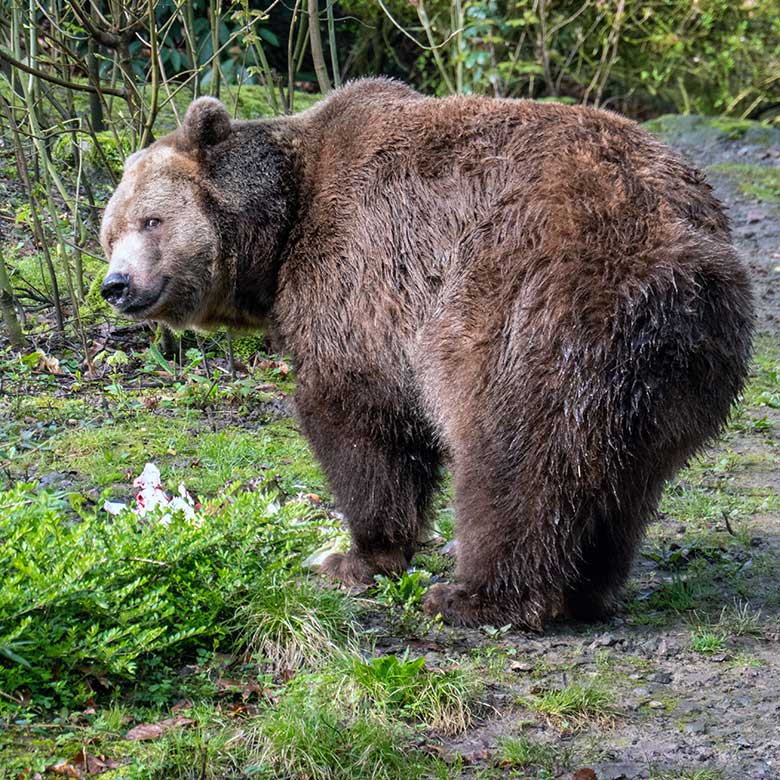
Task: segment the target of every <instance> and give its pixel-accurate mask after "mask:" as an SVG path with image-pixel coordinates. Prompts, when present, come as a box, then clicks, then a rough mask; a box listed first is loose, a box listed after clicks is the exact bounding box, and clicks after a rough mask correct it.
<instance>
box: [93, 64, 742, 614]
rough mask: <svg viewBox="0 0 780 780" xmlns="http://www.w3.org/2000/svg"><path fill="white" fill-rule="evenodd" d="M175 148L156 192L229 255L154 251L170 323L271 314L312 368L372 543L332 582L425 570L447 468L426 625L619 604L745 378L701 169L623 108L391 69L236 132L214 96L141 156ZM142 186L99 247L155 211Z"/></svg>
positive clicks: (317, 426)
mask: <svg viewBox="0 0 780 780" xmlns="http://www.w3.org/2000/svg"><path fill="white" fill-rule="evenodd" d="M163 147H168V148H172V149H173V150H174V155H173V156H171V157H169V158H167V160H166V161H165V162H164V163H163V166H164V168H165V169H164V170H160V169H159V168H155V169H154V177H155V179H156V181H155V182H154V183H152V184H150V185H149V189H150V196H151V194H152V193H153V192H154V191H155V190H156V189H157V188H159V186H160V185H159V178H160V177H161V176H162V177H170V176H184V177H186V179H187V181H188V182H189V185H188V186H191V187H192V188H193V192H196V193H199V198H200V204H201V206H200V208H201V210H202V212H203V213H204V214H205V215H207V216H206V218H207V220H208V222H209V224H210V225H211V226H212V227H213V229H214V230H215V231H216V233H217V234H218V236H219V245H218V247H216V248H215V250H214V252H213V256H214V258H216V259H214V260H209V261H206V260H196V261H192V262H189V261H188V262H186V263H185V262H182V260H181V258H180V254H178V253H177V254H175V255H174V256H173V258H172V259H170V260H169V259H168V257H167V256H166V253H165V246H164V238H158V239H155V240H157V241H158V242H159V241H163V243H162V244H159V243H158V250H159V251H158V254H157V255H155V256H156V257H157V256H159V258H160V259H159V260H158V261H156V262H157V263H158V266H157V270H156V274H157V276H158V277H160V278H162V277H163V276H165V277H167V278H169V279H170V280H171V281H170V282H169V284H168V287H167V288H166V290H167V292H166V295H167V299H166V300H163V299H162V298H161V299H160V301H161V303H160V302H158V303H157V304H156V308H155V310H154V311H153V312H152V314H153V316H154V317H155V318H157V319H161V320H165V321H168V322H171V323H172V324H174V325H178V326H184V325H195V326H210V325H213V324H216V323H219V322H224V323H227V324H231V325H241V324H255V323H257V322H260V321H262V320H264V319H268V321H269V322H270V324H271V326H272V328H273V330H274V332H275V333H276V335H277V337H278V338H279V339H280V340H281V343H282V345H283V348H284V349H285V350H287V351H289V352H290V353H291V354H292V355H293V356H294V359H295V363H296V366H297V370H298V388H297V391H296V403H297V408H298V413H299V415H300V419H301V423H302V426H303V429H304V432H305V433H306V435H307V437H308V438H309V441H310V442H311V444H312V446H313V448H314V450H315V452H316V454H317V457H318V458H319V460H320V461H321V463H322V465H323V467H324V469H325V471H326V472H327V474H328V477H329V479H330V481H331V484H332V487H333V489H334V492H335V494H336V496H337V499H338V502H339V506H340V508H341V509H342V511H343V512H344V513H345V515H346V517H347V520H348V522H349V526H350V531H351V534H352V549H351V551H350V552H349V553H348V554H347V555H345V556H333V557H331V558H330V559H329V560H328V561H327V562H326V563H325V566H324V569H325V571H326V572H328V573H330V574H332V575H334V576H336V577H338V578H339V579H342V580H344V581H346V582H356V581H357V582H369V581H371V578H372V577H373V575H374V574H376V573H378V572H381V573H392V572H397V571H400V570H402V569H403V568H404V567H406V566H407V565H408V564H409V561H410V559H411V557H412V555H413V553H414V550H415V547H416V544H417V540H418V538H419V537H420V534H421V532H422V531H423V530H424V528H425V525H426V522H427V520H428V508H429V504H430V499H431V495H432V494H433V492H434V490H435V488H436V486H437V484H438V482H439V476H440V467H441V465H442V463H444V462H447V463H448V464H449V465H450V467H451V469H452V473H453V477H454V484H455V501H456V512H457V539H458V566H457V573H456V582H455V584H453V585H443V586H437V587H435V588H433V589H432V590H431V591H430V593H429V595H428V597H427V601H426V606H427V608H428V609H429V610H430V611H431V612H441V613H442V614H443V615H444V617H445V618H446V619H448V620H450V621H453V622H460V623H466V624H476V623H482V622H501V623H504V622H508V621H512V622H515V623H517V624H520V625H525V626H530V627H534V628H539V627H541V625H542V623H543V621H544V620H545V618H548V617H550V616H552V615H555V614H558V613H561V612H568V613H569V614H572V615H574V616H578V617H593V616H597V615H600V614H602V613H603V611H604V610H605V609H608V608H609V606H610V605H611V603H612V600H613V599H614V596H615V594H616V593H617V592H618V590H619V588H620V586H621V585H622V584H623V582H624V581H625V579H626V577H627V575H628V571H629V567H630V564H631V560H632V557H633V555H634V553H635V550H636V547H637V545H638V543H639V540H640V538H641V535H642V531H643V529H644V526H645V525H646V523H647V522H648V521H649V520H651V519H652V518H653V516H654V513H655V511H656V507H657V504H658V500H659V497H660V494H661V490H662V487H663V485H664V482H665V481H666V480H668V479H669V478H670V477H671V476H672V475H673V474H674V473H675V471H676V470H677V469H679V468H680V466H682V465H683V464H684V463H685V462H686V460H687V459H688V458H689V457H690V456H691V455H692V454H693V453H694V452H696V451H697V450H698V449H700V448H701V447H702V446H703V445H704V444H705V443H706V442H707V441H708V440H710V439H711V438H712V437H713V436H715V435H716V434H717V433H718V431H719V430H720V428H721V426H722V425H723V422H724V420H725V419H726V417H727V415H728V411H729V408H730V405H731V403H732V401H733V400H734V398H735V397H736V395H737V394H738V392H739V390H740V388H741V386H742V383H743V381H744V378H745V375H746V372H747V362H748V357H749V351H750V332H751V325H752V304H751V296H750V289H749V283H748V279H747V275H746V272H745V269H744V268H743V266H742V264H741V263H740V261H739V260H738V258H737V256H736V255H735V253H734V250H733V249H732V247H731V245H730V243H729V236H728V229H727V224H726V219H725V217H724V215H723V212H722V210H721V207H720V205H719V204H718V203H717V201H716V200H715V199H714V198H713V197H712V194H711V192H710V188H709V186H708V185H707V184H706V183H705V182H704V181H703V178H702V177H701V175H700V174H698V173H697V172H696V171H694V170H692V169H690V168H689V167H687V166H686V165H685V164H684V163H683V162H682V161H681V160H680V159H679V158H678V157H677V156H675V155H674V154H673V153H671V152H670V151H669V150H668V149H667V148H666V147H664V146H663V145H661V144H660V143H658V142H657V141H655V140H653V139H652V138H651V137H650V136H648V135H647V134H646V133H644V132H643V131H642V130H641V129H640V128H639V127H638V126H637V125H635V124H634V123H633V122H630V121H628V120H626V119H624V118H621V117H619V116H617V115H614V114H611V113H608V112H604V111H597V110H593V109H589V108H581V107H578V108H575V107H567V106H562V105H556V104H549V103H545V104H539V103H533V102H526V101H499V100H491V99H486V98H476V97H468V98H466V97H453V98H447V99H445V100H436V99H430V98H424V97H422V96H420V95H418V94H417V93H415V92H413V91H412V90H410V89H407V88H406V87H404V86H402V85H400V84H397V83H393V82H388V81H383V80H369V81H362V82H355V83H353V84H351V85H348V86H347V87H345V88H343V89H341V90H339V91H337V92H335V93H333V94H332V95H331V96H330V97H329V98H328V99H327V100H325V101H323V102H322V103H321V104H319V105H318V106H316V107H315V108H313V109H311V110H309V111H307V112H305V113H303V114H300V115H298V116H295V117H289V118H283V119H277V120H271V121H260V122H233V123H232V125H230V126H226V124H225V116H224V113H223V112H221V111H220V110H219V109H218V107H217V106H215V103H214V101H199V102H196V103H195V104H193V106H192V107H191V109H190V111H189V113H188V116H187V120H186V121H185V125H184V127H183V128H182V129H181V130H179V131H177V132H175V133H173V134H171V135H170V136H168V137H166V138H165V139H162V140H161V141H159V142H158V143H157V144H155V145H154V146H153V147H152V148H151V151H150V152H145V153H143V154H147V155H152V156H153V155H155V154H157V153H158V152H155V148H157V149H160V148H163ZM152 159H153V157H152ZM140 162H142V160H141V161H138V162H136V165H138V164H140ZM149 175H150V176H152V174H151V173H150V174H149ZM143 176H144V174H143V173H139V174H137V175H136V177H135V178H136V179H138V178H139V177H141V178H143ZM132 186H133V187H134V189H133V193H132V194H131V195H128V193H127V191H123V188H125V182H124V181H123V183H122V185H121V186H120V192H119V193H118V194H117V196H115V197H118V198H120V199H121V200H123V203H125V205H124V206H123V207H122V209H114V216H113V217H112V219H111V220H108V222H107V224H106V225H104V235H105V236H106V237H108V236H109V235H113V233H114V232H115V226H114V223H117V224H119V222H121V220H120V219H119V216H120V215H119V214H118V212H121V211H124V210H126V209H128V208H135V207H137V206H138V204H139V203H143V201H144V199H145V198H146V197H147V196H146V195H145V194H144V189H143V182H142V181H141V182H139V181H137V180H136V181H135V182H134V183H133V185H132ZM125 189H127V188H125ZM177 220H178V217H177V214H176V212H175V210H171V211H170V212H169V213H168V214H166V215H164V216H163V225H162V228H164V227H165V223H166V222H168V221H173V222H174V223H175V222H176V221H177ZM192 227H193V228H196V227H197V226H196V225H193V226H192ZM159 235H160V236H162V235H163V234H162V233H159ZM144 240H146V239H144ZM156 251H157V250H156ZM160 253H161V254H160ZM200 254H203V253H202V252H201V253H200ZM141 256H145V252H144V251H142V252H141ZM199 256H200V255H199ZM177 258H178V259H177ZM149 274H150V272H149V271H148V270H147V271H146V276H145V277H144V278H147V277H148V276H149ZM152 275H154V274H153V273H152ZM192 291H195V292H192ZM136 294H137V295H141V296H143V294H144V293H143V291H141V292H138V293H136V292H134V291H133V288H132V287H131V295H136ZM142 314H143V313H141V314H139V316H141V315H142ZM147 314H148V313H147Z"/></svg>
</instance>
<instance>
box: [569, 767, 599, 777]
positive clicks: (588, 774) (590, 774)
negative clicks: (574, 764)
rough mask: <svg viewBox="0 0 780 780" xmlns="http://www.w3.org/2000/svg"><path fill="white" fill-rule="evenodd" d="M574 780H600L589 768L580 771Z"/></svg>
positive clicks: (576, 773) (575, 774)
mask: <svg viewBox="0 0 780 780" xmlns="http://www.w3.org/2000/svg"><path fill="white" fill-rule="evenodd" d="M574 780H598V778H597V777H596V773H595V772H594V771H593V770H592V769H590V768H588V769H578V770H577V771H576V772H575V773H574Z"/></svg>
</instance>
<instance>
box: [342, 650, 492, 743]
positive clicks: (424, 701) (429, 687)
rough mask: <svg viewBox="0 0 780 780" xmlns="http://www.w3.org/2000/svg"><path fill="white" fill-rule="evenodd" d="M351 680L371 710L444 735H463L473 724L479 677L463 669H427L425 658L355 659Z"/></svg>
mask: <svg viewBox="0 0 780 780" xmlns="http://www.w3.org/2000/svg"><path fill="white" fill-rule="evenodd" d="M350 678H351V679H352V680H354V682H355V684H356V686H357V691H358V694H359V696H360V697H363V698H365V699H366V700H367V701H369V702H370V703H371V706H372V707H374V708H377V709H378V710H379V711H381V712H383V713H395V714H396V715H397V716H399V717H401V718H404V719H406V720H411V721H416V722H419V723H424V724H426V725H427V726H429V727H430V728H432V729H433V730H434V731H439V732H442V733H444V734H458V733H462V732H464V731H465V730H466V729H467V728H468V727H469V726H470V725H471V722H472V719H473V714H474V705H475V702H476V697H477V695H478V693H479V691H480V689H481V685H480V684H479V682H478V680H477V678H476V676H474V675H471V674H469V673H468V672H467V671H465V670H463V669H450V670H446V671H445V670H440V669H427V668H426V667H425V659H423V658H417V659H414V660H410V659H409V657H408V655H404V656H402V657H400V658H399V657H398V656H395V655H384V656H380V657H378V658H372V659H370V660H365V659H362V658H358V659H355V660H354V662H353V664H352V667H351V669H350Z"/></svg>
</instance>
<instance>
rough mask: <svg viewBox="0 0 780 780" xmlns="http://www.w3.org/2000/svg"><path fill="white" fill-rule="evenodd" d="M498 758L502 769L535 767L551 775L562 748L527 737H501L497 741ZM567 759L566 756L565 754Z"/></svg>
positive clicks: (559, 759) (566, 757) (559, 760)
mask: <svg viewBox="0 0 780 780" xmlns="http://www.w3.org/2000/svg"><path fill="white" fill-rule="evenodd" d="M498 750H499V752H498V760H499V763H500V765H501V767H503V768H504V769H529V768H531V767H534V768H536V769H539V770H542V771H543V772H547V773H548V775H552V773H553V771H554V769H555V766H556V764H558V763H560V762H561V758H562V757H561V753H562V749H561V748H558V747H553V746H552V745H549V744H545V743H542V742H536V741H533V740H531V739H529V738H528V737H526V736H524V735H521V736H519V737H502V738H501V739H499V741H498ZM565 759H566V760H568V756H565Z"/></svg>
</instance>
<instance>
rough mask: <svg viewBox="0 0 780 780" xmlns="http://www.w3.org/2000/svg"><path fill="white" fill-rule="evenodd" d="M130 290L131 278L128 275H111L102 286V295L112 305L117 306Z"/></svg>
mask: <svg viewBox="0 0 780 780" xmlns="http://www.w3.org/2000/svg"><path fill="white" fill-rule="evenodd" d="M129 289H130V277H129V276H128V275H127V274H116V273H114V274H109V275H108V276H107V277H106V278H105V279H103V284H101V285H100V294H101V295H102V296H103V297H104V298H105V299H106V300H107V301H108V302H109V303H110V304H111V305H112V306H116V305H117V304H119V303H120V302H121V300H122V299H123V298H124V297H125V296H126V295H127V293H128V290H129Z"/></svg>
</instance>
